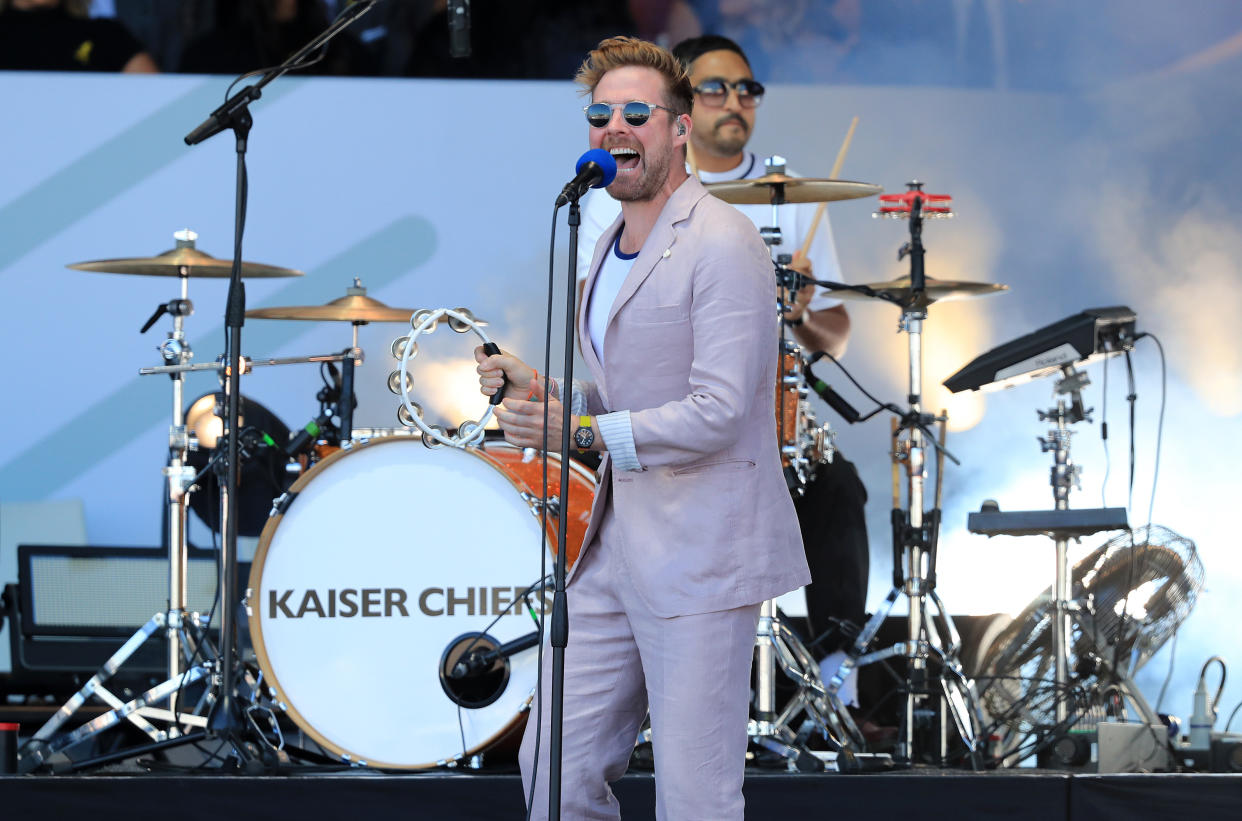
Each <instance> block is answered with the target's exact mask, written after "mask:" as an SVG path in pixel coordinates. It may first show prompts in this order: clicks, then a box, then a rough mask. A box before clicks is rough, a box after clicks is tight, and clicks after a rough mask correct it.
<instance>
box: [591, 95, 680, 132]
mask: <svg viewBox="0 0 1242 821" xmlns="http://www.w3.org/2000/svg"><path fill="white" fill-rule="evenodd" d="M614 108H619V109H621V117H622V119H624V120H625V122H626V124H627V125H632V126H635V127H638V126H640V125H643V124H645V123H646V122H647V121H648V120H650V119H651V115H652V114H654V113H655V110H656V109H657V108H663V109H664V110H665V111H667V112H668V113H669V114H672V115H673V116H674V117H675V116H677V114H676V112H674V111H673V109H671V108H667V107H665V106H662V105H656V104H655V103H645V102H643V101H642V100H631V101H630V102H628V103H591V104H590V105H588V106H583V108H582V110H583V111H585V112H586V118H587V122H588V123H590V124H591V127H592V128H603V127H605V126H606V125H608V123H609V121H610V120H612V110H613V109H614Z"/></svg>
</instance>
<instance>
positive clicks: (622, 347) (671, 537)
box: [578, 177, 810, 617]
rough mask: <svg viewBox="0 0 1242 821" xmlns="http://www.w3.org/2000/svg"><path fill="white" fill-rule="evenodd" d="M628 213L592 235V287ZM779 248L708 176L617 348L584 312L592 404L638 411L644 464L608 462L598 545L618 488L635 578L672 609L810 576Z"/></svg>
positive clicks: (766, 590) (690, 183) (619, 304)
mask: <svg viewBox="0 0 1242 821" xmlns="http://www.w3.org/2000/svg"><path fill="white" fill-rule="evenodd" d="M620 229H621V218H618V220H617V221H616V222H615V223H613V225H612V227H611V228H609V229H608V230H607V231H605V232H604V234H603V236H602V237H601V238H600V240H599V243H598V245H597V246H596V249H595V256H594V258H593V259H592V261H591V269H590V272H589V274H588V276H587V280H586V288H585V291H584V293H585V294H587V295H588V296H587V297H586V299H589V298H590V297H589V295H590V294H591V292H592V290H593V288H594V284H595V278H596V276H597V275H598V273H599V269H600V265H601V261H602V259H603V258H604V255H605V254H606V253H610V252H611V247H612V243H613V241H614V239H615V238H616V236H617V233H618V231H620ZM774 291H775V288H774V285H773V273H772V262H771V259H770V258H769V256H768V251H767V249H766V247H765V246H764V244H763V241H762V240H761V239H760V238H759V234H758V232H757V231H756V230H755V227H754V225H752V224H751V222H750V220H748V219H747V218H746V217H745V216H743V215H742V214H741V213H740V212H739V211H737V210H736V209H734V208H733V207H732V206H730V205H727V204H725V203H724V202H721V201H720V200H718V199H716V198H715V197H712V196H710V195H709V194H708V193H707V189H706V188H704V187H703V185H702V184H701V183H700V182H699V181H698V180H697V179H695V178H693V177H691V178H689V179H687V180H686V181H685V182H684V183H682V185H681V186H680V187H678V189H677V190H676V191H675V192H674V193H673V196H672V197H671V198H670V199H669V201H668V203H667V204H666V205H665V206H664V210H663V211H662V212H661V214H660V218H659V219H658V220H657V222H656V225H655V227H654V228H653V229H652V232H651V235H650V236H649V237H648V238H647V241H646V243H645V244H644V245H643V247H642V250H641V251H640V252H639V255H638V257H637V258H636V259H635V260H634V266H633V268H632V269H631V270H630V273H629V275H628V276H627V277H626V279H625V282H624V283H623V284H622V286H621V292H620V293H619V294H618V296H617V301H616V302H615V303H614V304H613V306H612V309H611V311H610V312H609V315H608V324H607V328H606V331H605V337H604V348H605V359H606V360H607V361H606V362H600V361H599V358H598V357H597V356H596V355H595V349H594V346H593V345H591V343H590V340H589V337H588V336H587V330H586V317H587V308H588V305H586V304H584V305H583V307H582V310H581V311H580V312H579V320H578V336H579V339H580V340H582V344H581V350H582V355H583V357H584V358H585V360H586V363H587V366H588V367H589V368H590V370H591V374H592V376H593V377H594V381H593V382H589V383H585V384H580V385H579V387H581V388H584V389H585V393H586V397H587V405H588V412H589V413H591V414H593V415H595V414H600V413H606V412H608V411H616V410H629V411H630V420H631V423H632V425H633V429H634V442H635V447H636V450H637V454H638V460H639V462H640V463H641V464H642V465H643V470H641V471H613V470H612V466H611V461H610V459H609V457H608V454H607V453H605V455H604V461H603V463H602V464H601V465H600V489H599V491H598V492H597V494H596V497H595V505H594V508H593V510H592V512H591V522H590V524H589V525H588V527H587V533H586V539H585V546H584V552H585V550H588V549H590V547H591V541H592V539H593V538H594V535H595V533H596V532H597V530H598V528H599V523H600V519H601V517H602V515H603V512H604V507H605V504H606V500H607V498H608V496H609V494H611V497H612V504H613V511H614V513H615V516H616V523H617V527H616V529H615V530H616V531H617V532H618V533H619V535H620V542H621V544H619V545H610V549H618V550H620V551H621V552H622V555H623V556H624V557H625V560H626V563H627V564H628V565H629V568H630V572H631V573H632V574H633V575H634V578H635V580H636V582H637V587H638V589H639V590H640V591H642V592H643V595H644V597H645V598H646V600H647V603H648V605H649V606H650V607H651V608H652V610H653V612H655V613H656V614H658V615H660V616H663V617H671V616H679V615H689V614H693V613H707V612H711V611H714V610H725V609H729V608H733V607H740V606H742V605H746V604H755V603H757V602H761V601H764V600H765V599H769V598H773V597H775V596H779V595H781V594H782V593H787V592H789V591H790V590H794V589H796V588H798V587H801V586H802V585H804V584H806V583H807V582H809V581H810V571H809V570H808V569H807V563H806V557H805V555H804V553H803V549H802V536H801V533H800V531H799V528H798V519H797V515H796V513H795V512H794V506H793V502H792V500H791V499H790V496H789V491H788V489H787V488H786V485H785V479H784V477H783V475H782V473H781V464H780V454H779V451H778V448H777V440H776V413H775V398H774V397H775V390H776V371H777V357H778V348H777V342H778V331H777V322H776V304H775V300H774V297H773V293H774Z"/></svg>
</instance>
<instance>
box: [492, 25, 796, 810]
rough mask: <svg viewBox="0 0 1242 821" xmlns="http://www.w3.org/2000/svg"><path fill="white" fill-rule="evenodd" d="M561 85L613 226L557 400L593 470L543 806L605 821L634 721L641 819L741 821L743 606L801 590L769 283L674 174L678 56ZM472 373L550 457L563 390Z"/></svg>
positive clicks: (747, 244) (698, 194)
mask: <svg viewBox="0 0 1242 821" xmlns="http://www.w3.org/2000/svg"><path fill="white" fill-rule="evenodd" d="M577 79H578V82H579V83H580V84H581V85H582V86H583V88H584V89H585V91H586V92H588V93H589V94H590V96H591V103H590V105H588V106H587V107H586V115H587V122H588V124H589V126H590V127H589V129H588V133H589V141H590V145H591V147H593V148H601V147H602V148H604V149H606V150H608V151H610V152H611V153H612V155H613V156H614V157H615V158H616V160H617V165H618V172H617V177H616V179H615V181H614V182H613V183H612V184H611V185H610V186H609V189H608V190H609V191H610V192H611V193H612V195H613V196H614V197H615V198H616V199H617V200H619V201H620V202H621V214H620V216H619V217H618V218H617V219H616V221H615V222H613V224H612V225H611V226H610V227H609V228H608V229H607V230H606V231H604V233H603V234H602V236H601V237H600V240H599V242H598V244H597V246H596V248H595V254H594V258H593V259H592V262H591V265H590V269H589V272H588V274H587V279H586V283H585V296H584V301H583V306H582V310H581V312H580V316H579V321H578V336H579V340H580V343H579V344H580V348H581V351H582V355H583V357H584V359H585V360H586V363H587V365H588V367H589V368H590V371H591V375H592V376H593V381H582V382H575V383H574V384H573V385H572V386H571V390H570V399H569V401H570V402H571V406H572V408H573V410H574V411H575V412H576V413H578V415H577V416H576V417H575V419H576V420H577V429H576V430H575V431H574V440H575V442H576V443H577V444H578V446H579V447H580V448H582V449H591V450H597V451H602V452H603V459H602V462H601V465H600V485H599V489H598V491H597V493H596V497H595V505H594V509H593V510H592V516H591V523H590V525H589V527H588V529H587V534H586V538H585V543H584V547H583V551H582V554H581V557H580V558H579V560H578V562H577V563H576V564H575V566H574V567H573V568H572V572H571V574H570V580H569V585H568V600H569V623H570V634H569V635H570V639H569V646H568V647H567V649H566V653H565V711H564V717H565V719H564V720H565V724H564V747H563V762H564V770H563V781H562V794H561V801H562V804H561V806H562V808H563V812H564V815H565V817H567V818H573V819H581V818H591V819H597V818H619V817H620V808H619V807H618V805H617V801H616V799H615V797H614V796H613V794H612V791H611V789H610V788H609V782H611V781H614V780H616V779H617V778H619V777H620V776H621V775H622V774H623V773H624V772H625V769H626V766H627V764H628V762H629V759H630V753H631V752H632V751H633V748H634V741H635V737H636V735H637V731H638V728H639V725H640V723H641V722H642V720H643V718H644V716H645V715H646V714H647V711H648V709H649V710H650V714H651V729H652V742H653V747H654V754H655V768H656V813H657V817H658V818H661V819H676V820H677V821H687V820H688V819H704V821H725V819H738V821H740V819H742V817H743V799H742V778H743V773H744V765H745V753H746V745H747V734H746V722H747V717H748V703H749V696H750V691H749V683H750V682H749V679H750V665H751V655H752V650H753V645H754V636H755V629H756V626H757V623H758V616H759V604H760V603H761V602H763V601H765V600H766V599H769V598H773V597H775V596H778V595H781V594H782V593H786V592H788V591H790V590H793V589H796V588H798V587H800V586H801V585H803V584H805V583H806V582H807V581H808V580H809V573H808V571H807V564H806V559H805V556H804V555H803V550H802V542H801V538H800V536H799V532H798V521H797V518H796V515H795V513H794V509H793V503H792V502H791V500H790V498H789V493H788V491H787V489H786V486H785V480H784V478H783V476H782V474H781V465H780V457H779V454H778V451H777V446H776V420H775V416H774V414H773V411H772V386H773V385H774V384H775V380H776V364H777V327H776V324H775V323H774V322H773V321H772V289H773V275H772V265H771V261H770V260H769V258H768V254H767V250H766V248H765V247H764V245H763V242H762V240H760V238H759V235H758V233H757V232H756V230H755V228H754V226H753V225H752V224H751V223H750V221H749V220H747V219H746V218H745V217H744V216H743V215H741V214H740V213H739V212H738V211H737V210H736V209H734V208H732V207H731V206H729V205H726V204H725V203H723V202H721V201H719V200H717V199H715V198H713V197H710V196H708V194H707V191H706V190H705V189H704V188H703V186H702V185H701V184H700V183H699V182H698V180H696V179H694V178H692V177H690V176H689V175H688V174H687V173H686V168H685V146H686V143H687V141H688V140H689V139H690V131H691V128H692V123H691V118H690V108H691V103H692V99H693V92H692V91H691V87H690V83H689V81H688V79H687V77H686V74H685V71H684V70H683V68H682V67H681V65H680V63H679V62H678V61H677V60H676V58H674V57H673V56H672V55H671V54H670V53H669V52H667V51H665V50H664V49H662V48H659V47H658V46H655V45H652V44H650V43H646V42H643V41H641V40H635V39H633V38H628V37H615V38H611V39H608V40H605V41H604V42H602V43H600V45H599V47H598V48H597V49H596V50H595V51H592V52H591V53H590V55H589V56H588V57H587V59H586V61H585V62H584V63H583V65H582V68H581V69H580V70H579V72H578V77H577ZM476 358H477V359H478V360H479V368H478V370H479V374H480V384H481V386H482V391H483V393H485V394H488V395H491V394H493V393H495V391H496V390H497V389H498V388H499V387H500V386H501V384H502V377H507V378H508V380H509V381H510V383H512V385H513V386H514V387H513V388H511V391H510V394H509V398H507V399H506V400H505V402H504V403H503V405H502V407H501V408H500V409H498V411H497V418H498V419H499V421H500V424H501V426H502V427H503V428H504V430H505V436H506V439H508V440H509V441H510V442H511V443H513V444H516V445H520V446H525V447H537V448H542V447H544V444H545V441H547V442H553V443H558V442H560V440H561V403H560V400H559V396H560V394H561V392H562V390H563V388H564V386H558V390H556V391H554V393H556V394H557V395H556V396H552V397H546V398H545V397H544V395H543V388H542V384H541V381H540V380H538V379H536V378H535V373H534V371H533V370H532V369H531V368H530V367H529V366H528V365H526V364H524V363H523V362H521V361H520V360H518V359H517V358H515V357H513V356H511V355H509V354H499V355H496V356H490V357H488V356H485V355H484V354H483V352H482V350H481V349H479V350H478V351H476ZM518 386H520V388H519V387H518ZM528 393H529V394H530V395H531V397H532V398H531V399H530V400H524V399H521V398H518V397H520V396H524V395H527V394H528ZM545 401H547V403H548V404H549V409H548V411H549V414H548V416H549V423H548V430H547V431H546V432H545V431H544V429H543V403H544V402H545ZM545 433H546V440H545ZM550 671H551V659H550V654H548V655H545V665H544V675H545V680H550V675H551V672H550ZM550 692H551V688H550V687H544V688H543V696H544V698H545V699H547V698H548V697H549V696H550ZM533 714H534V711H532V715H533ZM549 715H550V709H549V707H548V705H547V704H546V703H545V704H544V705H543V709H542V718H543V726H542V727H541V728H540V727H536V726H535V724H534V722H533V721H532V722H531V723H530V724H529V725H528V726H527V732H526V736H525V738H524V740H523V743H522V753H521V765H522V772H523V776H524V778H523V781H524V783H525V785H526V788H527V790H528V791H529V790H530V783H531V775H532V771H537V772H538V773H539V775H540V779H539V782H538V783H537V785H536V788H535V791H534V802H535V811H534V817H535V818H543V817H545V816H546V814H547V788H546V784H547V781H546V778H547V767H548V761H547V750H548V744H547V736H548V732H549V730H548V725H549V723H550V722H549ZM537 732H542V734H543V742H542V743H541V744H540V745H539V753H540V756H539V760H538V761H536V760H535V757H534V753H535V738H536V733H537Z"/></svg>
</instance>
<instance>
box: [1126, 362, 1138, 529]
mask: <svg viewBox="0 0 1242 821" xmlns="http://www.w3.org/2000/svg"><path fill="white" fill-rule="evenodd" d="M1125 355H1126V384H1127V385H1128V386H1129V388H1130V392H1129V393H1128V394H1126V401H1127V402H1129V403H1130V484H1129V487H1128V491H1127V495H1126V510H1132V509H1133V508H1134V400H1136V399H1138V393H1137V392H1136V391H1135V388H1134V362H1133V361H1132V360H1131V359H1130V352H1129V351H1126V352H1125Z"/></svg>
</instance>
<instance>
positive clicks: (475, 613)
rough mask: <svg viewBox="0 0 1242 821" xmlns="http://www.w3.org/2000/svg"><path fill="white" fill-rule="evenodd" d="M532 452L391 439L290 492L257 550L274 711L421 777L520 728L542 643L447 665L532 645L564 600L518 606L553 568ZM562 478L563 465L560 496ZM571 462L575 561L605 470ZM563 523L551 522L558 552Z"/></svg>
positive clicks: (254, 606) (342, 456) (553, 470)
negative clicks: (546, 612)
mask: <svg viewBox="0 0 1242 821" xmlns="http://www.w3.org/2000/svg"><path fill="white" fill-rule="evenodd" d="M530 454H533V451H525V452H524V451H522V450H520V449H517V448H513V447H510V446H508V445H505V444H503V443H490V442H489V443H487V444H486V445H485V446H484V447H483V448H482V449H473V448H472V449H465V450H462V449H456V448H441V449H437V450H429V449H427V448H426V447H424V446H423V444H422V442H421V441H420V440H419V439H418V438H416V437H408V436H390V437H380V438H376V439H372V440H370V441H369V442H366V443H359V444H355V445H353V446H352V447H350V448H348V449H344V450H340V451H337V452H335V453H332V454H331V455H329V456H327V457H326V458H325V459H324V460H323V461H321V462H319V463H318V464H317V465H315V467H314V468H312V469H311V470H310V471H308V472H307V473H306V474H304V475H303V476H301V477H299V478H298V480H297V481H296V482H295V483H294V484H293V485H292V487H290V490H289V494H288V497H287V500H291V501H286V502H285V503H283V507H282V508H278V511H279V512H277V513H276V514H274V515H273V517H272V518H271V519H270V520H269V521H268V522H267V525H266V526H265V527H264V529H263V533H262V535H261V537H260V541H259V546H258V550H257V552H256V553H255V557H254V562H253V565H252V569H251V574H250V589H249V590H248V592H247V596H248V605H249V612H250V631H251V638H252V640H253V644H254V648H255V653H256V655H257V656H258V661H259V667H260V669H261V670H262V671H263V676H264V678H265V680H266V683H267V686H268V687H270V688H271V691H272V692H273V695H274V700H275V701H276V702H277V703H278V704H279V705H280V706H281V708H282V709H284V710H285V711H286V712H287V713H288V715H289V717H290V718H291V719H292V720H293V722H294V723H295V724H297V725H298V726H299V727H300V728H301V729H302V730H303V731H304V732H305V733H306V734H307V735H308V736H309V737H310V738H312V739H314V740H315V742H316V743H318V744H319V745H320V746H322V747H323V748H324V749H325V750H327V751H329V752H330V753H332V754H335V755H337V756H339V757H340V758H341V759H342V760H343V761H348V762H352V763H358V764H364V765H369V766H373V767H381V768H392V769H408V770H417V769H425V768H429V767H435V766H438V765H442V764H444V763H446V762H447V761H451V760H460V759H462V758H464V757H468V756H472V755H475V754H477V753H479V752H482V751H484V750H487V749H491V748H493V747H495V746H496V745H497V744H499V743H500V742H502V741H504V740H505V739H507V738H510V737H513V736H515V735H516V734H517V733H518V732H519V731H520V730H521V728H522V726H523V724H524V722H525V717H526V711H527V710H528V708H529V706H530V703H531V700H532V696H533V692H534V687H535V680H536V673H537V670H536V652H535V650H533V649H531V650H526V651H523V652H519V653H516V654H515V655H512V656H511V657H509V658H508V659H507V660H506V659H501V660H499V661H498V662H496V663H495V664H493V665H492V666H491V667H490V668H488V669H486V670H484V671H482V675H477V676H470V677H469V678H466V679H455V678H454V677H453V676H452V675H451V671H452V670H453V669H454V666H455V665H456V664H457V662H458V661H459V660H462V659H463V657H464V656H466V655H467V654H468V653H469V652H470V651H472V650H487V649H492V648H495V647H496V646H498V645H499V644H502V643H505V642H510V641H513V640H515V639H519V638H523V637H526V636H529V635H530V634H531V633H532V632H533V631H534V630H535V629H536V626H537V625H536V623H535V621H534V616H533V614H532V613H531V612H530V608H529V607H528V606H527V602H529V604H530V605H531V607H533V608H534V609H536V610H542V609H543V603H544V602H549V603H550V601H551V591H550V590H549V591H548V592H546V593H544V592H542V591H539V590H537V591H536V592H535V593H532V594H530V596H529V597H527V599H526V601H524V600H523V596H522V594H523V592H524V591H525V590H526V589H527V588H529V587H530V586H531V585H532V584H534V583H535V582H536V580H537V579H538V577H539V572H540V570H539V566H540V565H539V548H538V544H539V542H540V533H539V518H538V516H537V515H532V513H535V514H537V513H538V510H537V507H538V498H539V494H537V493H536V492H535V491H534V488H537V487H538V486H539V481H538V480H539V479H540V478H541V472H542V470H541V468H540V464H541V462H540V460H539V458H538V457H537V456H532V455H530ZM559 467H560V465H559V460H557V459H556V458H555V457H552V458H550V460H549V480H550V481H549V483H550V484H552V486H553V487H557V486H558V477H559ZM573 467H574V471H573V473H572V474H571V476H572V477H573V478H572V482H571V490H570V504H569V512H570V517H571V518H570V522H569V523H567V524H568V525H569V537H568V538H569V542H570V545H571V548H570V556H571V557H574V556H576V555H577V553H578V551H579V550H581V541H582V538H583V536H584V535H585V530H586V521H587V519H588V518H589V516H590V508H591V502H592V501H593V499H594V478H593V476H592V474H590V473H589V472H587V471H586V470H584V469H582V468H581V466H579V465H576V464H574V465H573ZM532 482H533V484H532ZM558 508H559V505H555V504H554V505H553V509H558ZM555 528H556V520H555V518H553V517H551V516H549V519H548V530H549V545H550V546H551V547H552V548H553V549H555ZM463 737H464V743H463Z"/></svg>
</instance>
